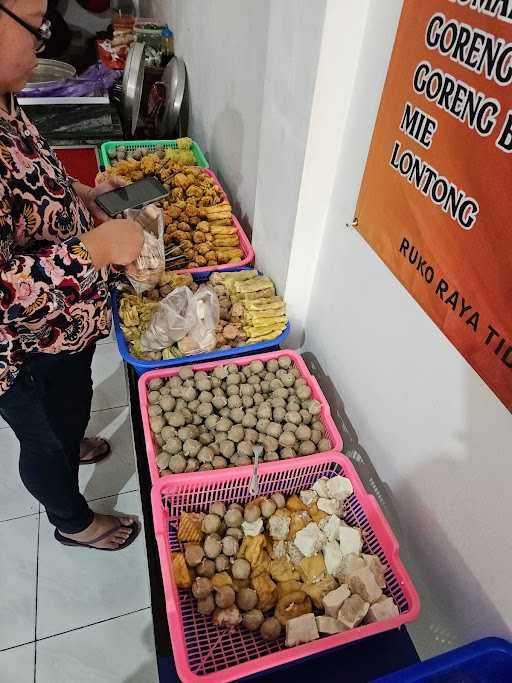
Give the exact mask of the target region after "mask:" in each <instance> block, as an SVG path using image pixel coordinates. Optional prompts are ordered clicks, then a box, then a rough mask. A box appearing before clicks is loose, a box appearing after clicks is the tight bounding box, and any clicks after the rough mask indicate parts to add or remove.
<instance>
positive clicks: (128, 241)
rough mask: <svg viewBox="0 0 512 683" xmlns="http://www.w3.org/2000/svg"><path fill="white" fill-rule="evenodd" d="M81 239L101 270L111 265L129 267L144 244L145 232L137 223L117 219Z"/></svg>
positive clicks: (93, 261)
mask: <svg viewBox="0 0 512 683" xmlns="http://www.w3.org/2000/svg"><path fill="white" fill-rule="evenodd" d="M80 239H81V241H82V244H83V245H84V246H85V247H86V249H87V251H88V252H89V255H90V257H91V261H92V264H93V266H94V267H95V268H96V269H97V270H99V269H100V268H103V267H104V266H108V265H111V264H116V265H120V266H127V265H128V264H129V263H131V262H132V261H135V259H136V258H137V257H138V256H139V254H140V252H141V249H142V245H143V243H144V231H143V229H142V226H141V225H140V224H139V223H137V222H136V221H131V220H128V219H117V218H116V219H113V220H108V221H105V222H104V223H102V224H101V225H98V227H97V228H94V230H91V231H90V232H87V233H85V235H81V237H80Z"/></svg>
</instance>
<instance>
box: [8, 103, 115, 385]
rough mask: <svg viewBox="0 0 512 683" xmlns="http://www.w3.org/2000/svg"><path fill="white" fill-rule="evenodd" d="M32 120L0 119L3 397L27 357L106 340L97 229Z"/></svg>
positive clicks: (104, 278)
mask: <svg viewBox="0 0 512 683" xmlns="http://www.w3.org/2000/svg"><path fill="white" fill-rule="evenodd" d="M72 182H73V181H72V180H71V179H70V178H69V177H68V176H67V175H66V172H65V170H64V168H63V167H62V164H61V163H60V161H59V160H58V158H57V157H56V155H55V154H54V153H53V152H52V150H51V149H50V147H49V145H48V143H47V142H46V141H45V140H44V139H43V138H42V137H41V136H40V135H39V133H38V131H37V129H36V128H35V127H34V126H33V125H32V124H31V123H30V121H29V120H28V119H27V117H26V116H25V115H24V114H23V112H21V110H19V109H18V110H17V111H16V113H15V115H13V116H8V117H7V118H6V117H4V116H0V394H2V393H3V392H5V391H7V389H9V387H10V386H11V385H12V383H13V382H14V379H15V377H16V375H17V373H18V372H19V370H20V368H21V366H22V364H23V360H24V358H25V356H26V354H27V353H31V352H37V351H40V352H44V353H59V352H61V351H71V352H72V351H80V350H81V349H83V348H85V347H86V346H87V345H88V344H90V343H91V342H93V341H95V340H97V339H98V338H100V337H105V336H107V335H108V333H109V330H110V323H111V318H110V309H109V302H108V271H107V269H103V270H102V271H97V270H96V269H95V268H94V267H93V266H92V264H91V261H90V258H89V254H88V252H87V250H86V248H85V246H84V245H83V244H82V242H81V241H80V235H82V234H83V233H84V232H87V231H88V230H90V229H91V228H93V227H94V223H93V219H92V217H91V214H90V213H89V211H88V210H87V208H86V207H85V205H84V204H83V202H82V200H81V199H80V198H79V197H78V195H77V194H76V192H75V191H74V189H73V185H72Z"/></svg>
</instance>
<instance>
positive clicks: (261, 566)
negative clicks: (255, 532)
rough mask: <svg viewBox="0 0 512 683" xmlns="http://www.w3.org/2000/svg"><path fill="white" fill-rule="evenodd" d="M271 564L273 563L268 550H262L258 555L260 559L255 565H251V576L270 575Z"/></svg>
mask: <svg viewBox="0 0 512 683" xmlns="http://www.w3.org/2000/svg"><path fill="white" fill-rule="evenodd" d="M270 562H271V561H270V556H269V554H268V553H267V551H266V550H262V551H261V552H260V554H259V555H258V559H257V560H256V562H255V563H254V564H253V565H251V566H252V571H251V575H252V576H259V575H260V574H268V572H269V569H270Z"/></svg>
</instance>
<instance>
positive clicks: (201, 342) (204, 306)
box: [178, 285, 220, 354]
mask: <svg viewBox="0 0 512 683" xmlns="http://www.w3.org/2000/svg"><path fill="white" fill-rule="evenodd" d="M194 305H195V312H196V318H197V321H196V323H195V325H194V326H193V327H192V328H191V329H190V331H189V333H188V334H187V335H186V336H185V337H184V338H183V339H181V340H180V341H179V343H178V348H179V350H180V351H181V353H184V354H191V353H207V352H208V351H213V349H214V348H215V346H216V344H217V337H216V335H215V328H216V327H217V325H218V324H219V319H220V306H219V297H218V296H217V294H216V293H215V291H214V290H213V289H212V288H211V287H208V286H205V285H201V287H199V289H198V290H197V292H196V293H195V294H194Z"/></svg>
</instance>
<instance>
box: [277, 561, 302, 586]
mask: <svg viewBox="0 0 512 683" xmlns="http://www.w3.org/2000/svg"><path fill="white" fill-rule="evenodd" d="M270 576H271V577H272V578H273V579H274V581H278V582H279V581H293V580H297V579H299V576H300V575H299V573H298V572H297V571H296V569H295V567H294V566H293V564H292V563H291V562H290V560H289V559H288V558H284V559H282V560H272V562H271V563H270Z"/></svg>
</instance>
